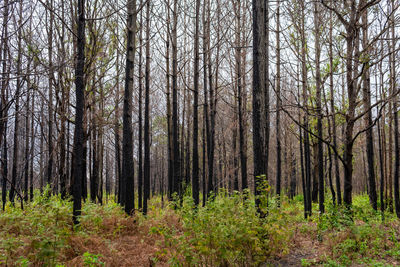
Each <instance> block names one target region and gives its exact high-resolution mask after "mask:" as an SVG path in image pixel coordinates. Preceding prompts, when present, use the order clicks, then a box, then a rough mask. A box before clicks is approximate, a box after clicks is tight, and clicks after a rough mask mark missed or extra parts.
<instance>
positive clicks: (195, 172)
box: [187, 0, 200, 206]
mask: <svg viewBox="0 0 400 267" xmlns="http://www.w3.org/2000/svg"><path fill="white" fill-rule="evenodd" d="M199 13H200V0H196V22H195V24H196V25H195V35H194V90H193V161H192V163H193V167H192V195H193V201H194V204H195V205H196V206H197V205H198V204H199V151H198V142H199V140H198V139H199V136H198V135H199V118H198V105H199V20H200V18H199ZM187 164H189V162H187Z"/></svg>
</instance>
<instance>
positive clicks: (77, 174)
mask: <svg viewBox="0 0 400 267" xmlns="http://www.w3.org/2000/svg"><path fill="white" fill-rule="evenodd" d="M77 4H78V13H77V41H76V46H77V58H76V66H75V91H76V92H75V95H76V108H75V132H74V151H73V155H74V160H73V200H74V203H73V220H74V224H78V223H79V216H80V215H81V209H82V201H81V199H82V180H83V179H84V177H83V156H84V153H83V142H84V132H83V112H84V111H83V109H84V103H85V93H84V90H85V83H84V66H85V1H84V0H78V3H77Z"/></svg>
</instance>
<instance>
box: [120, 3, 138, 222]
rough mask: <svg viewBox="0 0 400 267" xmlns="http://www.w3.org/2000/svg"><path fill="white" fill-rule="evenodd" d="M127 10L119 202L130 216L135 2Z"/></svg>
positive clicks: (131, 210)
mask: <svg viewBox="0 0 400 267" xmlns="http://www.w3.org/2000/svg"><path fill="white" fill-rule="evenodd" d="M127 8H128V17H127V51H126V66H125V75H126V77H125V92H124V110H123V133H122V135H123V136H122V176H121V184H122V186H121V193H122V195H121V200H122V201H121V202H122V204H123V205H124V206H125V212H126V213H127V214H129V215H131V214H132V213H133V211H134V208H135V205H134V204H135V197H134V177H133V175H134V173H133V136H132V135H133V132H132V93H133V62H134V58H135V45H136V0H129V1H128V2H127Z"/></svg>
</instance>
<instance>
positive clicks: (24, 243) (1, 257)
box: [0, 187, 125, 266]
mask: <svg viewBox="0 0 400 267" xmlns="http://www.w3.org/2000/svg"><path fill="white" fill-rule="evenodd" d="M50 190H51V189H50V187H46V188H44V191H43V193H42V194H41V193H40V191H39V190H37V191H35V192H34V199H33V201H32V202H30V203H26V204H25V207H24V210H21V209H20V208H19V206H18V207H17V206H12V205H11V204H10V203H8V204H7V206H6V209H5V212H1V213H0V265H6V266H56V265H57V264H59V263H61V262H63V261H65V256H64V254H63V252H64V251H67V250H69V249H71V244H70V238H71V237H72V236H73V235H77V236H89V235H96V234H98V233H102V232H103V231H104V229H105V226H104V224H103V222H104V220H107V219H110V218H112V217H116V218H124V216H125V215H124V213H123V211H122V209H121V207H120V206H119V205H117V204H115V203H113V202H110V203H108V204H105V205H103V206H100V205H95V204H93V203H90V202H86V203H84V204H83V207H82V217H81V225H80V228H79V229H78V231H74V229H73V223H72V216H71V214H72V202H71V201H70V199H66V200H63V199H61V197H60V195H51V194H50ZM123 228H124V226H123V225H119V226H117V227H115V229H114V234H115V235H117V234H119V233H120V232H121V231H122V230H123ZM21 255H23V256H21ZM93 257H94V256H93ZM93 259H94V258H93ZM91 266H92V265H91ZM96 266H98V265H96Z"/></svg>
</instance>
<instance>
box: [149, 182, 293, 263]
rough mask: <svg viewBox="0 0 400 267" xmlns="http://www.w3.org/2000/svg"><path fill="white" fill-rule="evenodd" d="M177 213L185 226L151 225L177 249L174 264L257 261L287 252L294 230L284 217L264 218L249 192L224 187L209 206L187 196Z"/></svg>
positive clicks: (171, 246) (166, 244) (170, 246)
mask: <svg viewBox="0 0 400 267" xmlns="http://www.w3.org/2000/svg"><path fill="white" fill-rule="evenodd" d="M267 188H269V187H267ZM177 213H178V215H179V217H180V218H181V219H182V229H179V228H177V227H171V226H167V225H165V224H161V225H157V226H154V227H152V228H151V229H150V233H151V234H160V235H162V236H163V237H164V239H165V243H164V245H165V246H166V247H168V248H169V249H170V250H171V251H173V250H175V251H173V252H172V255H171V260H170V263H171V264H172V265H174V266H178V265H179V262H182V261H183V262H185V263H186V264H188V265H190V266H192V265H202V264H206V265H209V266H220V265H224V266H227V265H228V266H236V265H246V264H250V263H251V264H254V265H257V264H258V263H262V262H265V261H266V260H267V259H268V258H270V257H272V256H274V255H278V254H284V253H286V252H287V250H286V247H287V245H286V244H287V242H288V241H289V239H290V234H291V233H290V231H287V229H285V227H284V223H283V221H282V220H281V218H278V220H276V219H272V218H273V217H272V216H268V217H267V218H266V219H263V218H260V217H259V216H258V214H257V212H256V209H255V206H254V199H253V198H252V197H249V194H240V193H238V192H235V193H233V194H232V195H229V194H228V193H227V192H225V191H220V192H219V193H218V194H217V195H216V197H215V198H214V199H212V200H209V201H208V202H207V205H206V206H205V207H195V206H194V203H193V200H192V198H191V197H190V196H185V197H184V199H183V203H182V206H181V207H180V208H179V209H178V210H177ZM179 232H181V234H178V233H179Z"/></svg>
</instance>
